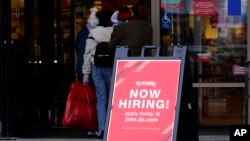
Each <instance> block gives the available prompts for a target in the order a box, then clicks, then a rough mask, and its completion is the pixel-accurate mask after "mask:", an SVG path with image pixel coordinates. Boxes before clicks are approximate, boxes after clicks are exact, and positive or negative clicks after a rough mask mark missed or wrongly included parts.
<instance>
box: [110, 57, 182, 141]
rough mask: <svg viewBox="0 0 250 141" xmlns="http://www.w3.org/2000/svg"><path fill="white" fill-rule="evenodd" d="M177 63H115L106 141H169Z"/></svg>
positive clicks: (179, 62)
mask: <svg viewBox="0 0 250 141" xmlns="http://www.w3.org/2000/svg"><path fill="white" fill-rule="evenodd" d="M180 67H181V60H178V59H176V60H118V61H117V64H116V70H115V80H114V88H113V97H112V103H111V105H112V106H111V107H112V109H111V111H110V117H109V124H108V129H107V138H106V140H107V141H172V135H173V130H174V125H175V124H174V123H175V114H176V104H177V95H178V87H179V79H180V78H179V77H180Z"/></svg>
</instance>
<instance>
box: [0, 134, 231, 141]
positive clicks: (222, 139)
mask: <svg viewBox="0 0 250 141" xmlns="http://www.w3.org/2000/svg"><path fill="white" fill-rule="evenodd" d="M0 140H2V141H4V140H13V141H102V140H101V139H96V138H6V139H1V138H0ZM199 141H229V136H227V135H202V136H199Z"/></svg>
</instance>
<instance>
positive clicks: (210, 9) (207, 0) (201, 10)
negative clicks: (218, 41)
mask: <svg viewBox="0 0 250 141" xmlns="http://www.w3.org/2000/svg"><path fill="white" fill-rule="evenodd" d="M193 7H194V15H195V16H213V15H215V13H216V12H215V0H194V3H193Z"/></svg>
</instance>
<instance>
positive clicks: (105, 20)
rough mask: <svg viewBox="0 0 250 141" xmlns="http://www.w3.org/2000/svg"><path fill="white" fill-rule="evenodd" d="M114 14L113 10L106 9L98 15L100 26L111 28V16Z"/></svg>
mask: <svg viewBox="0 0 250 141" xmlns="http://www.w3.org/2000/svg"><path fill="white" fill-rule="evenodd" d="M112 14H113V11H112V10H109V9H104V10H102V11H101V12H99V13H97V17H98V18H99V24H98V25H99V26H103V27H107V26H111V24H112V23H111V20H110V18H111V16H112Z"/></svg>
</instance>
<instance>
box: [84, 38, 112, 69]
mask: <svg viewBox="0 0 250 141" xmlns="http://www.w3.org/2000/svg"><path fill="white" fill-rule="evenodd" d="M89 38H91V39H94V38H93V37H89ZM108 45H109V43H108V42H99V43H98V44H97V45H96V50H95V55H94V63H95V66H98V67H112V66H113V64H114V56H115V50H114V49H111V48H110V47H109V46H108Z"/></svg>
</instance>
